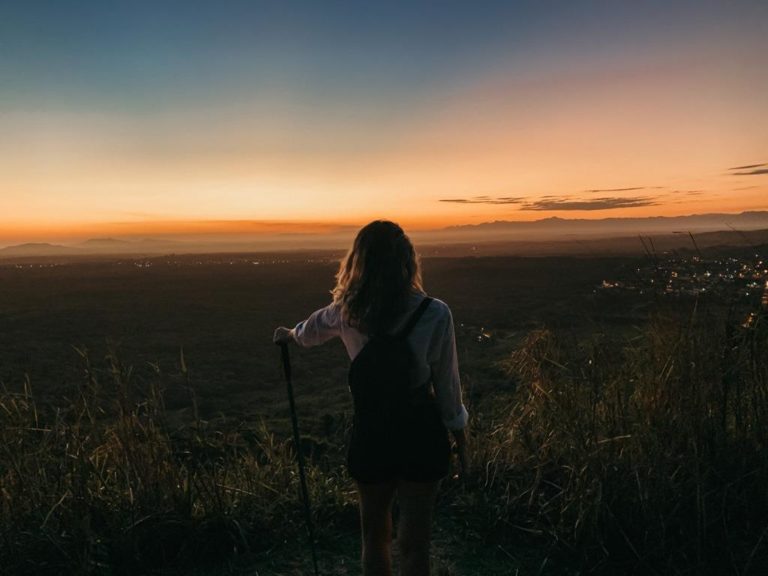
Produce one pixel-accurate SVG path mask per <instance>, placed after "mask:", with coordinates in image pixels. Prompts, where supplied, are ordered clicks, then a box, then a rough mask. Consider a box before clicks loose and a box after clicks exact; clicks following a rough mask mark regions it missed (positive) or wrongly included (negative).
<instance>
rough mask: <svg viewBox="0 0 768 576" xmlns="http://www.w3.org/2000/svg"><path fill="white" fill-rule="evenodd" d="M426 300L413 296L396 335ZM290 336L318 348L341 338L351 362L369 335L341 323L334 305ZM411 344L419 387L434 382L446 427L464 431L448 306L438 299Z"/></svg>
mask: <svg viewBox="0 0 768 576" xmlns="http://www.w3.org/2000/svg"><path fill="white" fill-rule="evenodd" d="M424 297H425V295H424V294H423V293H413V294H411V296H410V298H409V301H408V309H407V310H406V312H405V313H404V314H403V315H402V317H401V318H399V319H398V321H397V322H396V323H395V325H394V327H393V332H397V330H399V329H400V328H401V327H402V326H404V325H405V323H406V321H407V319H408V318H410V316H411V314H413V312H414V311H415V310H416V308H418V306H419V304H420V303H421V301H422V300H423V299H424ZM291 332H292V334H293V338H294V340H295V341H296V342H297V343H298V344H299V345H301V346H304V347H308V346H317V345H318V344H322V343H323V342H327V341H328V340H330V339H331V338H334V337H336V336H338V337H340V338H341V340H342V342H344V346H345V347H346V349H347V353H348V354H349V358H350V359H351V360H354V359H355V356H357V354H358V353H359V352H360V350H362V349H363V346H365V344H366V343H367V342H368V336H367V335H366V334H364V333H362V332H360V331H359V330H357V329H356V328H354V327H352V326H349V325H348V324H347V323H346V322H344V321H343V320H342V318H341V308H340V306H338V305H337V304H334V303H331V304H329V305H328V306H326V307H325V308H321V309H320V310H317V311H315V312H313V313H312V314H311V315H310V316H309V318H307V319H306V320H304V321H303V322H299V323H298V324H297V325H296V327H295V328H293V330H292V331H291ZM408 343H409V344H410V346H411V349H412V350H413V353H414V358H415V360H416V364H417V366H416V374H417V376H418V378H417V382H418V384H416V386H420V385H424V384H428V383H429V382H430V381H431V382H432V385H433V388H434V391H435V396H436V397H437V403H438V406H439V407H440V413H441V415H442V418H443V422H444V423H445V426H446V427H447V428H448V429H449V430H460V429H462V428H464V427H465V426H466V425H467V420H468V418H469V415H468V414H467V409H466V408H465V407H464V404H462V402H461V382H460V380H459V362H458V360H457V357H456V337H455V335H454V331H453V317H452V316H451V311H450V309H449V308H448V305H447V304H446V303H445V302H443V301H442V300H438V299H437V298H434V299H433V300H432V302H431V303H430V304H429V306H427V309H426V310H425V312H424V314H423V315H422V317H421V318H420V319H419V321H418V322H417V323H416V326H414V328H413V330H412V331H411V333H410V334H409V335H408Z"/></svg>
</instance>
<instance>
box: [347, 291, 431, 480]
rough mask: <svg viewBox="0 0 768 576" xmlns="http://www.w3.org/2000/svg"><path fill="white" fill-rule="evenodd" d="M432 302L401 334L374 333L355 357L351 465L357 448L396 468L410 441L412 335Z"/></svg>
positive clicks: (427, 300) (424, 302)
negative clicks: (410, 340)
mask: <svg viewBox="0 0 768 576" xmlns="http://www.w3.org/2000/svg"><path fill="white" fill-rule="evenodd" d="M430 302H432V298H429V297H425V298H424V300H422V302H421V304H419V307H418V308H417V309H416V311H415V312H413V314H411V317H410V318H409V319H408V322H406V324H405V326H404V327H403V328H402V329H401V330H399V331H398V332H397V333H395V334H381V335H375V336H372V337H371V339H370V340H369V341H368V342H367V343H366V345H365V346H364V347H363V349H362V350H361V351H360V352H359V353H358V354H357V356H356V357H355V359H354V360H353V361H352V365H351V366H350V369H349V389H350V390H351V392H352V400H353V403H354V408H355V414H354V424H353V428H352V441H351V444H350V465H351V466H350V467H351V468H354V462H353V460H355V458H354V454H353V453H361V454H362V453H365V454H366V455H367V456H366V458H365V459H366V460H369V459H370V457H371V456H375V459H376V460H377V461H378V462H379V463H380V464H381V466H383V467H391V466H392V462H393V460H394V459H396V458H397V454H398V453H399V452H400V451H401V450H402V445H403V443H404V442H406V441H407V435H408V425H407V423H408V422H409V414H410V412H411V411H412V408H413V405H414V401H413V398H412V395H413V392H414V390H413V386H412V384H413V383H412V381H411V380H412V377H413V370H414V367H415V363H414V358H413V351H412V350H411V348H410V346H409V345H408V340H407V338H408V335H409V334H410V333H411V331H412V330H413V328H414V326H415V325H416V323H417V322H418V321H419V319H420V318H421V316H422V315H423V314H424V312H425V311H426V309H427V307H428V306H429V304H430ZM352 471H353V476H354V470H352Z"/></svg>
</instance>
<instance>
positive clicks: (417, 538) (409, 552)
mask: <svg viewBox="0 0 768 576" xmlns="http://www.w3.org/2000/svg"><path fill="white" fill-rule="evenodd" d="M439 486H440V482H406V481H405V480H402V481H400V483H399V484H398V486H397V499H398V502H399V504H400V522H399V526H398V530H397V542H398V545H399V546H400V574H401V575H402V576H429V541H430V537H431V535H432V515H433V512H434V509H435V496H436V495H437V489H438V487H439Z"/></svg>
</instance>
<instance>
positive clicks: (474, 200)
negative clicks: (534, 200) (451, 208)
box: [440, 196, 525, 204]
mask: <svg viewBox="0 0 768 576" xmlns="http://www.w3.org/2000/svg"><path fill="white" fill-rule="evenodd" d="M440 202H451V203H453V204H522V203H523V202H525V198H523V197H520V196H495V197H491V196H472V197H471V198H441V199H440Z"/></svg>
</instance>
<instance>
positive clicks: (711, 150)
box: [0, 0, 768, 244]
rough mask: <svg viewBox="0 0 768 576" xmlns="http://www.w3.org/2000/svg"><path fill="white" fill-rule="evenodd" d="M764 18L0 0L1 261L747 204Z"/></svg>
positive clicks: (721, 9)
mask: <svg viewBox="0 0 768 576" xmlns="http://www.w3.org/2000/svg"><path fill="white" fill-rule="evenodd" d="M766 55H768V2H764V1H762V0H731V1H720V2H714V1H709V0H697V1H687V0H678V1H670V0H666V1H656V0H647V1H643V2H629V1H627V2H623V1H610V0H603V1H589V0H585V1H579V2H573V1H571V0H560V1H554V0H538V1H530V2H526V1H517V2H512V1H507V2H491V1H486V2H466V1H464V2H452V1H443V2H419V1H408V2H398V1H388V2H359V1H348V2H338V1H330V0H323V1H309V2H290V1H285V0H283V1H232V0H230V1H217V2H201V1H197V0H185V1H162V0H155V1H152V2H143V1H138V0H134V1H130V2H117V1H108V0H100V1H97V2H90V1H76V0H69V1H66V2H62V1H60V0H59V1H48V2H43V1H36V0H18V1H16V0H3V1H2V2H0V244H8V243H11V242H21V241H43V240H51V239H54V238H55V239H62V238H78V237H79V238H85V237H89V236H94V235H96V236H110V235H112V236H121V235H122V236H128V235H147V234H152V235H162V234H172V233H197V232H201V231H202V232H207V233H213V232H217V233H232V234H238V233H254V232H260V231H275V230H288V231H301V230H305V231H322V230H330V229H334V228H335V227H348V226H356V225H360V224H364V223H365V222H367V221H369V220H371V219H374V218H389V219H393V220H396V221H398V222H400V223H402V224H403V225H405V226H407V227H410V228H415V229H429V228H438V227H442V226H448V225H456V224H476V223H480V222H486V221H493V220H534V219H540V218H547V217H551V216H558V217H564V218H606V217H642V216H658V215H666V216H672V215H682V214H696V213H707V212H740V211H745V210H765V209H768V114H766V104H765V103H766V101H768V66H765V58H766Z"/></svg>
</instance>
